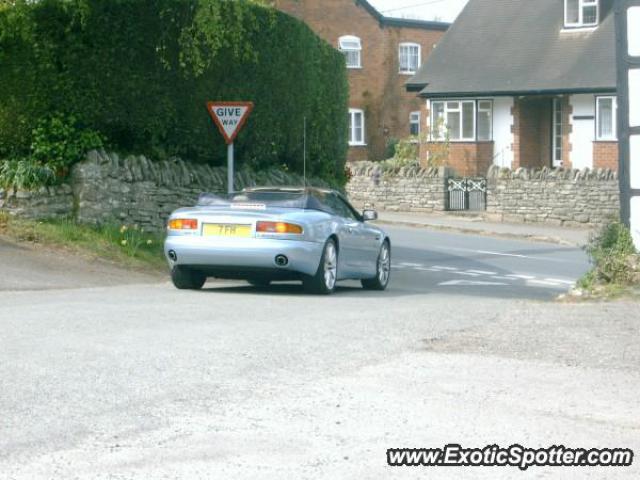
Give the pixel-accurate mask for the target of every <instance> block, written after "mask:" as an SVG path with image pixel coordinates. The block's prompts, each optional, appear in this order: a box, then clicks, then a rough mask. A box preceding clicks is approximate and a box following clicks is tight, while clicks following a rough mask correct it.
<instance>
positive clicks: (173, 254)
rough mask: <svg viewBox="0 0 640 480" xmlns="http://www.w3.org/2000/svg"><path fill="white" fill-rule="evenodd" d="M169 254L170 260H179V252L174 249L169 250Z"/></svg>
mask: <svg viewBox="0 0 640 480" xmlns="http://www.w3.org/2000/svg"><path fill="white" fill-rule="evenodd" d="M167 256H168V257H169V260H171V261H172V262H177V261H178V254H177V253H176V252H175V251H173V250H169V252H168V253H167Z"/></svg>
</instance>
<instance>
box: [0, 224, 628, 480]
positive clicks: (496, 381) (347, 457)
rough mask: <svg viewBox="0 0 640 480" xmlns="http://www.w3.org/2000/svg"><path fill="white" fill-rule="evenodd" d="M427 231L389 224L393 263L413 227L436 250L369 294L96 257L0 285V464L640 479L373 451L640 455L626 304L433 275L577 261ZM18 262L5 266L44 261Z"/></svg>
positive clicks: (163, 474)
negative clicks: (592, 450) (571, 450)
mask: <svg viewBox="0 0 640 480" xmlns="http://www.w3.org/2000/svg"><path fill="white" fill-rule="evenodd" d="M404 235H406V236H407V237H406V238H405V239H404V240H403V236H404ZM438 235H440V234H437V235H436V234H431V233H429V232H427V231H415V232H414V231H410V230H406V231H405V230H400V229H398V230H394V238H395V239H396V240H395V242H396V244H397V246H398V249H397V257H398V260H399V261H400V263H403V262H405V260H407V259H406V258H404V257H403V255H405V254H408V253H410V252H409V249H410V248H414V247H415V245H416V244H422V242H423V241H424V242H431V241H434V240H436V239H438V238H440V239H441V240H442V241H446V243H447V248H449V250H442V249H436V248H433V247H429V248H425V249H424V251H422V252H421V255H422V256H421V258H420V260H419V261H418V262H416V263H420V264H421V265H422V264H423V262H424V264H425V265H426V264H428V265H429V266H428V267H425V268H433V269H435V270H436V271H431V270H427V271H421V270H416V271H414V270H412V269H413V268H415V267H408V268H407V269H404V268H401V269H400V270H398V271H397V272H396V276H397V277H398V278H397V279H396V281H395V283H394V285H393V288H392V289H391V290H390V291H389V292H387V293H384V294H380V293H377V292H364V291H362V290H361V289H355V288H350V287H349V286H346V287H344V288H342V289H341V291H340V292H339V293H338V295H335V296H333V297H328V298H326V297H314V296H308V295H305V294H303V293H302V292H301V290H300V289H299V288H298V287H295V286H287V285H285V286H279V287H276V288H274V289H271V290H257V289H254V288H251V287H248V286H246V285H244V284H240V283H223V284H221V283H211V284H209V285H207V288H206V289H205V290H204V291H202V292H179V291H176V290H175V289H173V288H172V287H171V286H170V284H168V283H167V282H166V281H162V282H157V281H155V279H153V278H149V279H147V280H145V281H144V282H141V283H135V282H134V283H132V284H130V285H124V286H113V285H111V284H110V283H108V282H107V283H104V282H103V280H102V279H101V276H100V275H99V272H98V274H97V275H95V281H94V283H93V286H90V287H89V285H88V284H87V283H86V282H85V283H84V284H83V286H84V287H85V288H77V287H74V286H73V285H72V284H73V282H70V283H71V284H70V285H67V286H66V288H62V289H59V288H52V287H51V286H50V285H49V284H47V286H46V288H44V289H39V290H33V289H27V288H26V287H25V285H24V283H22V284H21V285H22V286H21V287H20V288H19V289H17V288H12V289H5V290H4V291H0V305H2V309H1V310H0V328H1V329H0V412H1V415H0V479H3V480H4V479H20V480H22V479H25V480H26V479H29V480H32V479H68V478H78V479H118V480H121V479H149V478H154V479H155V478H170V479H173V478H181V479H189V480H192V479H210V478H234V479H245V478H246V479H252V480H253V479H280V478H287V477H288V478H303V479H316V478H318V479H320V478H328V479H343V478H345V479H363V478H364V479H385V480H386V479H390V478H391V479H393V478H398V479H408V478H416V479H418V478H427V477H428V478H456V479H471V478H473V479H476V478H480V479H484V478H486V479H502V478H505V479H507V478H514V477H516V476H517V477H521V476H522V477H523V478H562V479H566V478H569V479H571V478H608V479H616V478H629V479H632V478H638V477H639V476H640V470H638V468H637V465H636V466H634V467H632V468H629V469H607V470H600V469H560V470H558V469H548V468H540V469H535V470H532V471H529V472H528V473H527V474H523V473H521V472H519V471H514V470H511V469H482V470H480V469H428V470H422V469H418V470H416V469H408V470H397V469H395V470H394V469H391V468H389V467H386V466H385V461H386V458H385V452H386V449H387V448H390V447H400V446H408V447H438V446H442V445H444V444H446V443H452V442H455V443H462V444H464V445H466V446H470V447H484V446H485V445H488V444H493V443H498V444H501V445H510V444H512V443H521V444H525V445H528V446H534V447H538V446H543V445H545V446H550V445H554V444H564V445H567V446H574V447H594V446H598V447H604V446H609V447H617V446H624V447H629V448H634V449H635V450H636V452H639V451H640V435H639V432H640V420H638V415H637V405H638V403H637V401H638V400H637V399H638V397H639V395H640V351H639V349H638V348H637V346H638V344H639V343H640V328H639V325H638V322H637V311H638V310H637V304H626V303H619V304H611V305H593V304H583V305H570V304H563V303H554V302H546V301H545V302H539V301H533V302H532V301H530V300H525V299H524V298H520V299H515V298H508V297H509V296H511V297H513V296H522V297H527V296H529V295H533V296H536V295H538V293H533V294H532V293H531V292H540V291H544V292H547V290H553V289H551V288H548V289H547V288H542V287H541V286H540V287H539V286H535V285H532V286H526V285H520V286H517V285H516V286H509V287H508V289H509V290H510V291H512V293H511V294H507V295H503V293H504V290H507V288H502V289H499V288H497V286H496V288H491V289H490V291H491V292H497V293H492V294H491V295H479V293H481V290H479V288H480V287H478V288H476V287H469V288H468V289H462V288H459V289H448V288H446V287H444V286H439V284H440V283H442V282H445V281H448V280H449V279H455V278H457V277H458V275H456V274H455V273H452V272H454V271H453V270H444V271H443V270H437V269H436V268H435V267H437V266H438V265H440V266H441V267H442V266H450V268H454V267H455V268H458V270H456V271H467V270H469V269H474V270H486V271H487V272H488V271H492V272H493V270H496V269H499V268H500V271H499V272H498V273H504V274H505V276H506V274H508V273H511V272H518V273H520V272H524V273H531V274H532V276H533V274H535V275H536V277H538V276H549V275H552V276H553V277H554V278H555V277H556V276H557V275H558V273H559V270H560V271H564V272H565V275H566V276H567V278H569V277H572V276H574V275H577V274H578V272H579V270H580V268H581V267H580V264H579V262H578V264H576V265H573V266H572V264H571V263H568V264H566V265H565V263H564V262H554V261H551V260H549V261H548V262H544V264H545V265H547V264H548V265H547V266H543V262H541V261H535V262H534V261H531V262H529V261H528V259H526V258H522V257H504V258H502V256H496V255H489V254H485V253H482V252H484V251H485V249H486V246H485V245H480V246H479V247H478V248H476V250H481V251H482V252H480V253H478V252H477V251H476V252H473V251H471V252H469V251H466V250H464V251H462V250H452V248H467V247H468V246H469V244H468V243H467V241H468V240H470V239H466V238H457V240H455V241H454V238H453V237H450V236H446V237H438ZM486 241H488V242H490V243H491V244H492V245H493V248H492V249H491V250H492V251H495V250H496V249H497V250H498V251H500V252H501V253H506V252H507V249H511V250H510V252H511V253H513V254H514V255H516V254H517V255H521V254H522V255H525V256H533V257H543V258H547V259H552V258H556V259H564V258H565V255H563V254H562V253H563V252H561V251H555V252H554V251H553V250H554V248H553V247H551V246H548V245H536V244H523V245H520V244H517V243H513V242H511V243H509V244H506V243H501V242H498V241H495V242H492V241H491V240H486ZM455 242H459V243H455ZM403 243H405V244H406V245H405V246H404V247H403ZM471 245H472V246H473V245H478V244H477V243H473V240H471ZM508 245H509V246H508ZM438 248H440V247H438ZM442 248H443V249H444V248H445V247H444V246H442ZM471 250H473V248H471ZM542 250H544V251H542ZM486 251H489V250H486ZM4 252H6V249H5V250H3V249H2V248H0V265H2V263H1V262H2V255H3V254H4ZM447 252H448V253H447ZM456 252H457V253H456ZM514 252H515V253H514ZM564 253H566V256H568V257H570V256H571V255H572V254H571V253H570V252H564ZM574 254H577V253H576V252H574ZM461 256H467V257H468V258H469V261H471V259H475V260H473V262H475V263H474V264H473V265H467V261H466V260H464V259H463V258H461ZM21 257H22V263H21V265H22V268H19V269H15V270H14V273H15V272H17V273H15V274H16V275H19V274H24V275H29V274H30V269H32V268H39V267H37V266H34V265H33V264H31V263H30V260H29V258H30V253H29V252H28V251H27V250H25V251H23V252H22V255H21ZM494 257H497V258H494ZM436 262H437V263H436ZM443 262H444V263H445V265H441V264H442V263H443ZM406 263H408V262H406ZM532 263H533V264H535V265H531V264H532ZM556 263H560V265H564V266H562V267H558V266H556ZM434 265H435V267H434ZM550 265H551V266H550ZM49 266H52V265H49ZM86 268H95V267H94V266H91V267H89V266H88V267H86ZM82 270H83V267H82V266H81V265H80V264H76V266H75V268H74V270H73V271H69V272H68V274H67V275H68V276H69V277H70V278H73V276H74V274H75V272H76V271H80V272H82ZM405 270H406V271H405ZM36 273H38V274H43V272H36ZM82 275H83V276H82V279H86V277H85V276H84V274H82ZM482 275H485V274H482ZM486 275H489V273H487V274H486ZM122 276H123V278H126V277H127V276H128V272H122ZM460 277H461V279H463V280H464V279H465V278H466V277H465V276H463V275H461V276H460ZM469 278H470V279H471V280H474V279H476V278H484V277H469ZM420 279H423V280H424V282H425V285H424V286H416V285H415V284H416V283H418V281H419V280H420ZM428 282H431V283H428ZM505 282H506V281H505ZM429 285H431V286H429ZM514 285H515V284H514ZM487 291H489V290H487ZM553 291H554V292H555V290H553ZM424 292H426V294H421V293H424ZM500 292H503V293H500Z"/></svg>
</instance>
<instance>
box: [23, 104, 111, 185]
mask: <svg viewBox="0 0 640 480" xmlns="http://www.w3.org/2000/svg"><path fill="white" fill-rule="evenodd" d="M103 146H104V140H103V138H102V135H100V134H99V133H98V132H96V131H94V130H89V129H82V128H81V127H79V125H78V121H77V119H76V118H75V117H74V116H64V115H60V114H57V115H53V116H51V117H48V118H45V119H43V120H41V121H40V122H38V125H37V126H36V128H35V129H34V130H33V134H32V143H31V157H32V158H33V160H35V161H37V162H41V163H42V164H44V165H46V166H47V167H49V168H50V169H51V170H53V171H54V172H55V173H56V175H57V176H59V177H63V176H65V175H66V174H67V173H68V171H69V169H70V168H71V166H73V164H75V163H76V162H78V161H80V160H82V158H83V157H84V156H85V155H86V153H87V152H89V151H90V150H94V149H98V148H102V147H103Z"/></svg>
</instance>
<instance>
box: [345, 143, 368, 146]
mask: <svg viewBox="0 0 640 480" xmlns="http://www.w3.org/2000/svg"><path fill="white" fill-rule="evenodd" d="M366 146H367V144H366V143H349V147H366Z"/></svg>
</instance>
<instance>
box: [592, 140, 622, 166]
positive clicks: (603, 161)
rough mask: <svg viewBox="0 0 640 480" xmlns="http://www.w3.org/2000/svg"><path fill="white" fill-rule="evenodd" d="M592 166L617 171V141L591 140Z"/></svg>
mask: <svg viewBox="0 0 640 480" xmlns="http://www.w3.org/2000/svg"><path fill="white" fill-rule="evenodd" d="M593 168H609V169H611V170H613V171H616V172H617V171H618V142H593Z"/></svg>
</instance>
